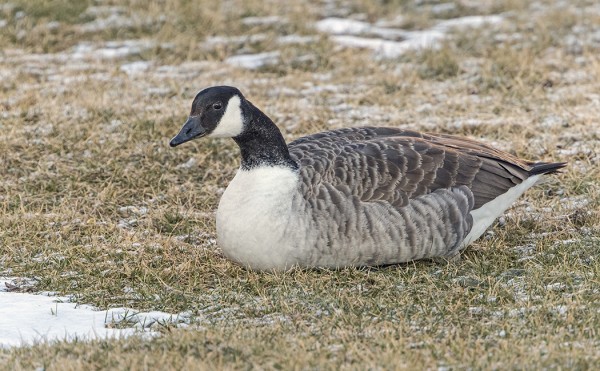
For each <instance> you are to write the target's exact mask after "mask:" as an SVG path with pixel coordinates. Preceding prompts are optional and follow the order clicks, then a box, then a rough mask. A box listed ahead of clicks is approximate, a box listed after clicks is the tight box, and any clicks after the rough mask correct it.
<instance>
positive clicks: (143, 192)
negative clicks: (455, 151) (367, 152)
mask: <svg viewBox="0 0 600 371" xmlns="http://www.w3.org/2000/svg"><path fill="white" fill-rule="evenodd" d="M474 16H482V17H483V18H477V17H474ZM465 17H469V18H465ZM457 19H458V20H460V21H456V20H457ZM599 24H600V6H598V4H596V2H594V1H591V0H590V1H585V0H576V1H572V2H567V1H550V0H540V1H531V2H525V1H517V0H501V1H491V0H489V1H457V2H450V3H439V2H437V1H406V0H390V1H378V2H372V1H367V0H331V1H322V2H309V1H298V2H284V1H273V0H271V1H266V2H261V1H258V0H248V1H238V0H231V1H221V2H210V1H205V0H198V1H186V0H163V1H161V2H150V3H146V2H142V1H133V0H130V1H121V2H119V1H84V0H82V1H75V2H70V1H67V0H50V1H42V0H9V1H8V3H3V4H2V5H0V131H1V134H0V277H1V276H5V277H9V276H10V277H26V278H29V279H28V280H23V281H21V282H23V283H24V284H23V285H22V286H20V285H19V284H16V286H15V287H14V288H13V289H12V290H13V291H17V292H19V291H21V292H40V291H53V292H57V293H59V294H61V295H71V298H72V299H71V300H72V301H74V302H77V303H81V304H90V305H93V306H95V307H97V308H99V309H102V310H106V309H109V308H115V307H128V308H133V309H135V310H140V311H150V310H158V311H165V312H169V313H186V315H187V317H186V318H188V319H187V320H186V321H185V323H181V324H179V325H178V324H171V323H166V322H165V323H162V324H161V323H158V324H156V326H153V330H154V331H155V332H158V333H159V334H158V335H156V336H153V337H152V338H149V337H148V336H132V337H127V338H123V339H118V340H94V341H89V342H86V341H75V342H66V341H63V342H54V343H39V344H35V345H33V346H24V347H12V348H5V349H2V348H0V369H7V370H9V369H10V370H20V369H35V368H37V369H46V370H83V369H105V368H109V369H133V370H136V369H157V368H160V369H169V368H171V369H215V368H224V369H253V368H254V369H401V368H410V369H437V370H455V369H533V368H544V369H591V368H593V367H594V365H596V367H597V365H598V364H600V122H599V121H600V119H599V116H600V114H599V113H600V83H599V81H600V58H599V57H598V56H599V55H600V29H599V28H598V25H599ZM428 37H429V39H427V38H428ZM423 39H427V40H429V41H428V42H427V43H425V44H426V45H425V44H419V40H423ZM221 84H225V85H233V86H236V87H238V88H240V89H241V90H242V92H243V93H244V94H245V96H246V97H247V98H248V99H249V100H250V101H252V102H253V103H254V104H255V105H257V106H258V107H260V108H262V109H263V111H264V112H265V113H267V114H268V115H269V116H270V117H271V118H272V119H273V120H274V121H275V123H276V124H277V125H278V126H279V127H280V129H281V130H282V132H283V134H284V136H285V137H286V139H287V140H288V141H291V140H293V139H295V138H298V137H300V136H302V135H305V134H309V133H314V132H317V131H321V130H327V129H334V128H340V127H348V126H361V125H379V126H396V127H404V128H410V129H415V130H419V131H431V132H442V133H451V134H458V135H466V136H469V137H473V138H476V139H479V140H482V141H484V142H486V143H489V144H492V145H494V146H496V147H498V148H501V149H504V150H507V151H509V152H511V153H513V154H516V155H519V156H522V157H524V158H528V159H532V160H540V161H566V162H568V167H566V168H565V170H564V171H563V172H562V173H561V174H559V175H557V176H553V177H551V178H549V180H548V181H547V182H545V183H544V184H542V185H540V186H538V187H536V188H535V189H532V190H531V191H529V192H528V193H527V194H526V196H525V197H523V198H522V199H521V200H519V201H518V202H517V203H516V204H515V205H514V207H512V208H511V209H510V210H509V211H508V212H507V214H506V215H505V216H504V217H503V218H501V219H500V220H499V221H498V223H496V224H495V225H494V227H493V228H491V229H490V230H489V231H488V233H487V234H486V235H485V236H484V238H482V239H481V240H479V241H478V242H477V243H475V244H474V245H472V246H470V247H469V248H468V249H467V250H466V251H465V252H464V254H463V256H462V260H461V261H459V262H452V263H440V262H430V261H419V262H414V263H410V264H403V265H399V266H390V267H381V268H360V269H359V268H352V269H340V270H293V271H290V272H286V273H266V272H252V271H248V270H245V269H243V268H241V267H239V266H236V265H235V264H233V263H231V262H229V261H228V260H226V259H225V258H224V257H223V255H222V254H221V252H220V250H219V247H218V246H217V244H216V240H215V239H216V232H215V223H214V219H215V218H214V214H215V210H216V207H217V204H218V200H219V197H220V195H221V193H222V192H223V190H224V189H225V187H226V186H227V184H228V182H229V180H231V178H232V177H233V176H234V174H235V172H236V170H237V167H238V166H239V152H238V149H237V147H236V146H235V143H234V142H233V141H231V140H216V139H203V140H198V141H194V142H191V143H188V144H185V145H183V146H180V147H177V148H174V149H173V148H170V147H169V146H168V141H169V139H170V138H171V137H172V136H174V135H175V134H176V133H177V132H178V130H179V128H180V126H181V124H182V123H183V122H184V121H185V119H186V117H187V115H188V113H189V109H190V104H191V101H192V99H193V97H194V95H195V93H196V92H197V91H198V90H200V89H202V88H205V87H208V86H211V85H221ZM2 305H4V304H3V303H2V302H0V306H2Z"/></svg>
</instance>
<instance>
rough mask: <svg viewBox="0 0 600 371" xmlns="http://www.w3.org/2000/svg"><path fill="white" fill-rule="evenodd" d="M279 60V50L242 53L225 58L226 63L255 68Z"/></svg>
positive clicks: (250, 68)
mask: <svg viewBox="0 0 600 371" xmlns="http://www.w3.org/2000/svg"><path fill="white" fill-rule="evenodd" d="M278 61H279V52H278V51H274V52H265V53H258V54H240V55H234V56H232V57H229V58H227V59H225V63H227V64H229V65H232V66H235V67H241V68H246V69H249V70H255V69H258V68H261V67H263V66H267V65H273V64H276V63H277V62H278Z"/></svg>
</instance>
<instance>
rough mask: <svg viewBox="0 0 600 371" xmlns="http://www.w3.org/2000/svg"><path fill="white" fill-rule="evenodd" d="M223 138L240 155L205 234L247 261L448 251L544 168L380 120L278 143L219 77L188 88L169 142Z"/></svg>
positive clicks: (276, 263) (318, 261)
mask: <svg viewBox="0 0 600 371" xmlns="http://www.w3.org/2000/svg"><path fill="white" fill-rule="evenodd" d="M203 136H207V137H215V138H233V140H234V141H235V142H236V143H237V144H238V146H239V148H240V150H241V155H242V162H241V166H240V168H239V170H238V172H237V174H236V176H235V177H234V178H233V180H232V181H231V183H230V184H229V186H228V187H227V189H226V190H225V192H224V193H223V196H222V197H221V201H220V202H219V207H218V210H217V239H218V244H219V246H220V247H221V249H222V250H223V253H224V254H225V255H226V256H227V257H228V258H230V259H231V260H233V261H235V262H237V263H239V264H241V265H243V266H246V267H249V268H252V269H261V270H263V269H268V270H284V269H288V268H291V267H293V266H301V267H344V266H366V265H384V264H393V263H400V262H406V261H411V260H417V259H423V258H436V257H447V258H450V257H452V256H454V255H456V254H457V253H458V252H459V250H461V249H462V248H464V247H466V246H467V245H469V244H470V243H471V242H472V241H474V240H476V239H477V238H479V237H480V236H481V235H482V234H483V233H484V231H485V230H486V229H487V228H488V227H489V226H490V225H491V224H492V222H493V221H494V220H495V219H496V218H497V217H499V216H500V215H502V213H503V212H504V211H505V210H506V209H507V208H508V207H509V206H510V205H511V204H512V203H513V202H514V201H515V200H516V199H517V198H518V197H519V196H520V195H522V194H523V193H524V192H525V191H526V190H527V189H528V188H530V187H531V186H533V185H534V184H535V183H536V182H537V181H538V180H539V178H540V177H541V176H542V175H544V174H552V173H555V172H556V171H557V170H558V169H560V168H562V167H564V166H565V163H547V162H529V161H524V160H520V159H518V158H516V157H514V156H512V155H510V154H508V153H506V152H503V151H500V150H497V149H494V148H492V147H489V146H487V145H485V144H483V143H479V142H477V141H474V140H471V139H467V138H461V137H456V136H451V135H433V134H421V133H417V132H414V131H410V130H403V129H398V128H389V127H358V128H347V129H339V130H332V131H326V132H322V133H318V134H313V135H309V136H306V137H302V138H300V139H297V140H295V141H293V142H291V143H290V144H287V145H286V143H285V141H284V139H283V136H282V135H281V132H280V131H279V129H278V128H277V126H275V124H274V123H273V121H271V119H270V118H269V117H267V116H266V115H265V114H264V113H263V112H261V111H260V110H259V109H258V108H256V107H255V106H254V105H253V104H252V103H250V101H248V100H247V99H246V98H244V96H243V95H242V93H241V92H240V91H239V90H238V89H236V88H234V87H229V86H215V87H210V88H207V89H204V90H202V91H201V92H199V93H198V94H197V95H196V97H195V98H194V102H193V103H192V110H191V113H190V116H189V118H188V119H187V121H186V122H185V124H184V125H183V128H182V129H181V131H180V132H179V134H177V135H176V136H175V137H174V138H173V139H172V140H171V142H170V145H171V146H172V147H175V146H177V145H180V144H182V143H185V142H187V141H190V140H192V139H195V138H199V137H203Z"/></svg>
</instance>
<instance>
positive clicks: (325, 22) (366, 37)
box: [315, 15, 503, 58]
mask: <svg viewBox="0 0 600 371" xmlns="http://www.w3.org/2000/svg"><path fill="white" fill-rule="evenodd" d="M502 20H503V18H502V17H501V16H498V15H492V16H469V17H461V18H455V19H449V20H446V21H442V22H439V23H438V24H436V25H435V26H433V27H431V28H429V29H425V30H422V31H406V30H402V29H398V28H387V27H377V26H374V25H372V24H370V23H368V22H362V21H357V20H353V19H345V18H325V19H322V20H320V21H318V22H317V23H316V24H315V28H316V29H317V30H318V31H319V32H323V33H327V34H330V35H333V36H332V39H333V41H334V42H336V43H337V44H340V45H343V46H348V47H356V48H366V49H371V50H373V51H375V53H376V54H378V55H379V56H381V57H383V58H395V57H399V56H401V55H403V54H405V53H406V52H408V51H411V50H418V49H424V48H436V47H439V45H440V42H441V41H442V40H443V39H445V38H446V37H447V34H448V33H449V32H450V31H451V30H453V29H467V28H476V27H482V26H484V25H486V24H495V23H499V22H501V21H502Z"/></svg>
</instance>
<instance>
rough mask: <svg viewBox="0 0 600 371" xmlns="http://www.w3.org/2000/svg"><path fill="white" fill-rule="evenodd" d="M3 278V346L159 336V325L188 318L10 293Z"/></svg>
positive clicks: (0, 310)
mask: <svg viewBox="0 0 600 371" xmlns="http://www.w3.org/2000/svg"><path fill="white" fill-rule="evenodd" d="M15 281H23V279H15V278H0V347H9V346H21V345H31V344H35V343H39V342H48V341H50V342H51V341H57V340H69V341H73V340H91V339H104V338H121V337H125V336H130V335H133V334H140V333H143V334H144V335H146V336H151V335H154V334H156V328H157V326H160V325H165V326H166V325H168V324H172V323H181V322H183V321H185V319H186V317H185V316H182V315H175V314H169V313H164V312H147V313H141V312H136V311H135V310H132V309H127V308H115V309H109V310H97V309H95V308H93V307H91V306H89V305H81V304H77V303H72V302H71V301H70V299H69V298H68V297H64V296H55V295H53V294H52V293H38V294H30V293H21V292H11V289H12V288H13V287H15V284H14V283H13V282H15Z"/></svg>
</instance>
